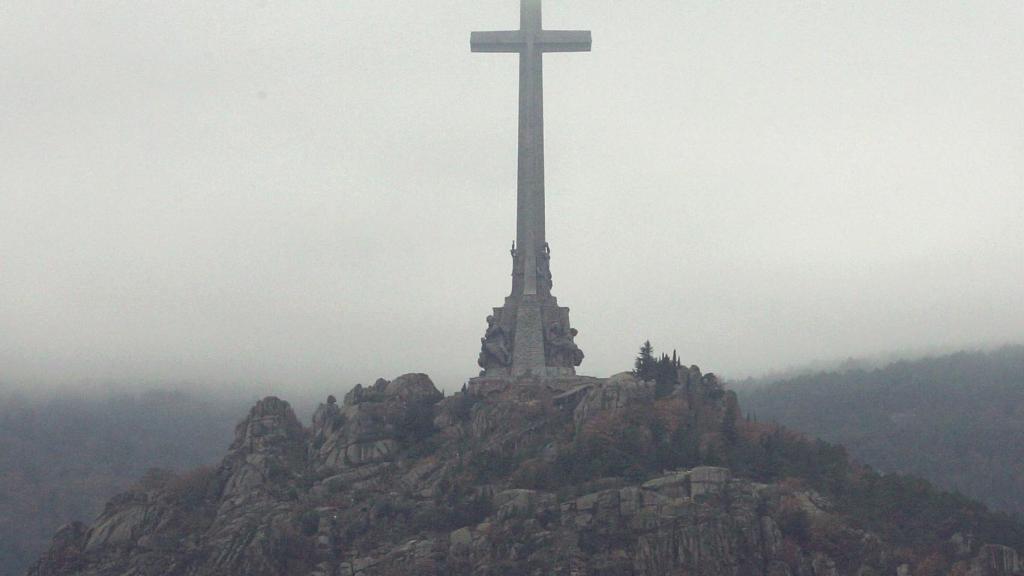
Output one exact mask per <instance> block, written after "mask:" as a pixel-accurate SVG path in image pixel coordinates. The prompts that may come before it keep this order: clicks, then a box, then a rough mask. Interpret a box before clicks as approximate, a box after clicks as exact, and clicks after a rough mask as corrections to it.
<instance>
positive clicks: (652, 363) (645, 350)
mask: <svg viewBox="0 0 1024 576" xmlns="http://www.w3.org/2000/svg"><path fill="white" fill-rule="evenodd" d="M657 363H658V362H657V360H655V359H654V346H651V341H650V340H647V341H646V342H644V344H643V346H641V347H640V354H639V355H638V356H637V357H636V360H635V361H634V362H633V367H634V370H633V374H634V375H636V377H637V378H639V379H641V380H644V381H648V380H654V377H655V371H656V370H657Z"/></svg>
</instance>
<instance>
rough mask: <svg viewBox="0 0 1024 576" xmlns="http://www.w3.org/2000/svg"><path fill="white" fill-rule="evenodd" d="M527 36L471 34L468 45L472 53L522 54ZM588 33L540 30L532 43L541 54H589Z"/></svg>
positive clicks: (518, 31)
mask: <svg viewBox="0 0 1024 576" xmlns="http://www.w3.org/2000/svg"><path fill="white" fill-rule="evenodd" d="M527 40H528V36H527V35H526V34H524V33H523V32H522V31H521V30H510V31H507V32H473V34H472V36H470V40H469V44H470V47H471V48H472V50H473V52H522V51H523V48H524V47H525V46H526V44H527ZM591 42H592V41H591V35H590V32H588V31H575V30H542V31H541V32H539V33H538V34H536V35H535V36H534V43H535V44H536V45H537V47H538V48H540V50H541V51H542V52H590V46H591Z"/></svg>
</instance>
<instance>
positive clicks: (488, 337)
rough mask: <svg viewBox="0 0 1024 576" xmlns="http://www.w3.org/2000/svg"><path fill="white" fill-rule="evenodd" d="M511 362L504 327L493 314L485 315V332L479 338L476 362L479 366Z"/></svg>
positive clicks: (502, 364)
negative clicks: (478, 351) (478, 356)
mask: <svg viewBox="0 0 1024 576" xmlns="http://www.w3.org/2000/svg"><path fill="white" fill-rule="evenodd" d="M511 363H512V354H511V353H510V352H509V350H508V338H507V337H506V336H505V329H504V328H502V327H501V326H500V325H499V324H498V320H497V318H495V317H494V316H488V317H487V332H485V333H484V337H483V338H481V339H480V359H479V360H478V361H477V364H479V365H480V367H481V368H490V367H492V366H508V365H509V364H511Z"/></svg>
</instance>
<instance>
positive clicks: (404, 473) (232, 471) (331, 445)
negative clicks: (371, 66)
mask: <svg viewBox="0 0 1024 576" xmlns="http://www.w3.org/2000/svg"><path fill="white" fill-rule="evenodd" d="M682 373H685V375H686V377H685V378H680V385H679V389H678V390H675V391H672V393H671V394H668V395H663V397H661V398H656V394H655V390H654V385H653V383H647V382H641V381H639V380H637V379H636V378H634V377H633V376H632V375H630V374H620V375H617V376H615V377H612V378H609V379H606V380H598V379H579V378H575V379H572V380H567V381H565V382H562V383H560V384H558V385H552V386H548V387H544V386H538V385H537V384H535V383H534V384H529V385H525V384H524V385H516V384H508V383H501V382H487V383H477V385H476V386H475V387H469V388H467V389H465V390H464V391H463V392H462V393H460V394H457V395H455V396H454V397H449V398H444V396H443V395H442V394H441V393H440V392H438V391H437V389H436V388H435V387H434V385H433V383H432V382H431V381H430V379H429V378H428V377H426V376H425V375H422V374H412V375H406V376H402V377H400V378H397V379H395V380H393V381H386V380H379V381H378V382H377V383H375V384H374V385H373V386H370V387H365V388H364V387H361V386H359V387H356V388H355V389H354V390H352V391H351V392H350V393H349V394H347V395H346V396H345V398H344V400H343V402H342V403H341V404H339V403H338V402H337V401H336V400H335V399H334V398H333V397H331V398H329V399H328V400H327V402H325V403H324V404H322V405H320V407H319V408H318V409H317V410H316V412H315V414H314V415H313V419H312V425H311V427H310V428H309V429H305V428H303V427H302V426H301V425H300V424H299V423H298V421H297V420H296V419H295V415H294V413H293V412H292V410H291V408H290V407H289V406H288V404H287V403H286V402H284V401H282V400H279V399H277V398H267V399H265V400H262V401H260V402H259V403H258V404H257V405H256V406H255V407H253V409H252V410H251V411H250V413H249V415H248V417H247V418H246V419H245V420H244V421H243V422H241V423H240V424H239V425H238V427H237V430H236V438H235V441H234V442H233V444H232V445H231V448H230V450H229V453H228V455H227V456H226V457H225V459H224V461H223V462H222V463H221V465H220V466H219V467H217V468H215V469H210V470H200V471H197V472H195V473H193V474H190V475H187V476H184V477H174V476H158V477H153V478H149V479H147V480H146V481H145V482H143V483H141V484H140V486H139V487H138V488H137V489H135V490H133V491H131V492H129V493H127V494H124V495H122V496H119V497H118V498H115V499H114V500H112V501H111V502H110V503H109V504H108V505H107V508H106V510H105V511H104V512H103V514H102V515H101V516H100V517H99V518H98V519H97V520H96V522H95V523H94V524H93V526H92V527H89V528H87V527H85V526H83V525H81V524H73V525H69V526H68V527H65V528H64V529H62V530H61V531H60V532H58V534H57V535H56V536H55V538H54V542H53V546H52V547H51V550H50V551H49V552H48V553H47V555H46V556H44V557H43V558H41V559H40V560H39V562H38V563H37V564H36V565H35V566H34V567H33V568H32V570H31V571H30V572H29V574H30V576H69V575H72V574H75V575H81V576H106V575H115V574H118V575H121V574H130V575H132V576H214V575H216V576H235V575H238V576H242V575H245V576H264V575H266V576H270V575H274V576H278V575H292V574H294V575H299V576H390V575H413V574H415V575H418V576H432V575H438V576H439V575H442V574H443V575H446V576H448V575H452V576H460V575H470V574H473V575H481V576H498V575H510V576H511V575H517V576H518V575H538V576H540V575H544V576H549V575H564V576H581V575H588V576H589V575H594V576H638V575H650V576H675V575H680V574H692V575H696V574H700V575H704V576H746V575H750V576H757V575H763V576H839V575H847V574H849V575H858V576H864V575H869V574H877V575H882V574H897V571H898V570H899V569H901V566H904V565H905V571H908V572H907V573H910V574H915V573H916V572H914V571H913V570H914V569H915V566H916V564H915V563H918V562H920V561H922V560H920V559H921V558H924V557H925V555H926V553H927V552H931V549H924V551H923V552H922V553H921V554H920V555H918V556H914V555H913V554H911V553H912V552H914V550H912V549H910V548H907V545H906V544H902V545H896V544H892V543H886V542H885V541H884V540H883V539H882V538H881V537H880V536H878V535H876V534H874V533H872V532H869V531H867V530H865V529H863V528H862V527H857V526H856V524H855V523H853V522H850V521H849V519H848V518H847V517H846V516H844V514H843V512H842V510H840V507H838V506H837V505H835V504H834V503H833V501H832V500H831V499H830V498H828V497H826V496H825V495H823V494H821V493H819V492H818V491H816V490H814V489H812V488H811V487H809V486H807V485H806V484H805V483H804V482H803V481H801V480H799V479H786V480H785V481H784V482H755V481H752V480H750V479H748V478H743V477H738V476H737V474H735V473H734V472H733V471H732V470H730V469H729V468H726V467H723V466H715V465H691V466H676V467H669V468H662V467H660V466H661V465H662V463H665V462H684V461H687V460H688V459H694V458H697V459H704V460H714V459H715V458H717V457H716V456H714V454H715V451H717V450H721V449H723V447H724V446H726V444H724V440H723V437H724V436H725V434H724V433H723V432H722V430H723V429H731V427H730V426H728V424H730V420H729V416H728V414H730V413H733V412H736V411H737V407H736V406H734V405H733V406H731V405H730V402H734V401H735V399H734V397H733V398H731V399H730V396H729V394H728V393H725V394H723V393H722V390H721V388H720V384H719V383H718V382H717V380H715V379H713V377H711V378H709V375H702V374H700V372H699V370H697V369H696V368H695V367H694V369H692V370H691V369H684V370H681V374H682ZM731 424H732V425H735V424H736V422H731ZM754 432H756V430H755V429H754V428H751V429H749V430H747V429H743V430H740V431H739V432H736V433H737V434H740V433H744V434H752V433H754ZM770 441H771V439H770V438H768V439H765V440H763V442H770ZM680 444H685V445H686V446H685V447H684V448H686V449H685V450H684V449H682V448H681V447H680V446H679V445H680ZM693 451H696V452H693ZM632 452H644V458H646V459H642V458H639V457H638V455H637V454H634V453H632ZM947 538H948V540H947V541H945V544H946V547H947V548H949V550H951V552H950V554H953V555H954V557H951V558H950V559H948V562H947V563H948V564H952V563H953V562H959V564H958V566H959V567H960V568H962V570H961V572H962V573H963V574H970V575H972V576H1008V575H1011V574H1015V573H1018V572H1020V571H1021V562H1020V558H1019V556H1017V553H1016V552H1015V551H1014V550H1013V549H1011V548H1006V547H1003V546H982V545H980V544H975V538H974V537H973V536H972V535H971V534H970V533H964V534H961V533H958V534H956V535H950V536H947ZM908 550H909V552H908Z"/></svg>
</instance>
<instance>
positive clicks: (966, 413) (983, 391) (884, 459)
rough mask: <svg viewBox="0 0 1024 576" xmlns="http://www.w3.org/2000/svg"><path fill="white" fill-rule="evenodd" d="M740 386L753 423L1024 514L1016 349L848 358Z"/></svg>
mask: <svg viewBox="0 0 1024 576" xmlns="http://www.w3.org/2000/svg"><path fill="white" fill-rule="evenodd" d="M740 394H741V398H742V400H743V405H744V409H745V410H746V412H747V413H748V414H751V415H754V416H756V418H757V420H759V421H761V422H771V421H777V422H779V423H781V424H783V425H785V426H788V427H791V428H793V429H796V430H800V431H802V432H806V433H808V434H811V435H814V436H817V437H819V438H822V439H824V440H827V441H829V442H836V443H839V444H842V445H844V446H845V447H846V448H847V449H849V451H850V452H851V453H852V454H853V455H854V456H856V457H857V458H859V459H861V460H863V461H864V462H866V463H868V464H870V465H872V466H874V467H876V468H878V469H880V470H883V471H887V472H900V473H907V474H914V475H918V476H921V477H924V478H927V479H928V480H931V481H932V482H934V483H935V484H936V485H938V486H941V487H943V488H945V489H948V490H959V491H961V492H963V493H964V494H966V495H968V496H970V497H972V498H976V499H978V500H981V501H983V502H985V503H987V504H989V505H990V506H993V507H995V508H997V509H1001V510H1004V511H1009V512H1016V513H1021V514H1024V347H1020V346H1015V347H1006V348H1002V349H999V350H996V351H993V352H961V353H956V354H949V355H944V356H939V357H934V358H923V359H917V360H912V361H898V362H893V363H890V364H888V365H886V366H883V367H878V368H868V369H863V368H858V367H856V364H853V363H851V364H850V365H848V366H847V367H844V368H843V367H841V368H837V369H836V370H833V371H827V372H818V373H812V374H803V375H799V376H794V377H789V378H783V379H779V380H777V381H774V382H771V383H769V384H767V385H765V386H762V387H760V388H756V389H753V390H745V391H743V392H741V393H740Z"/></svg>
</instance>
